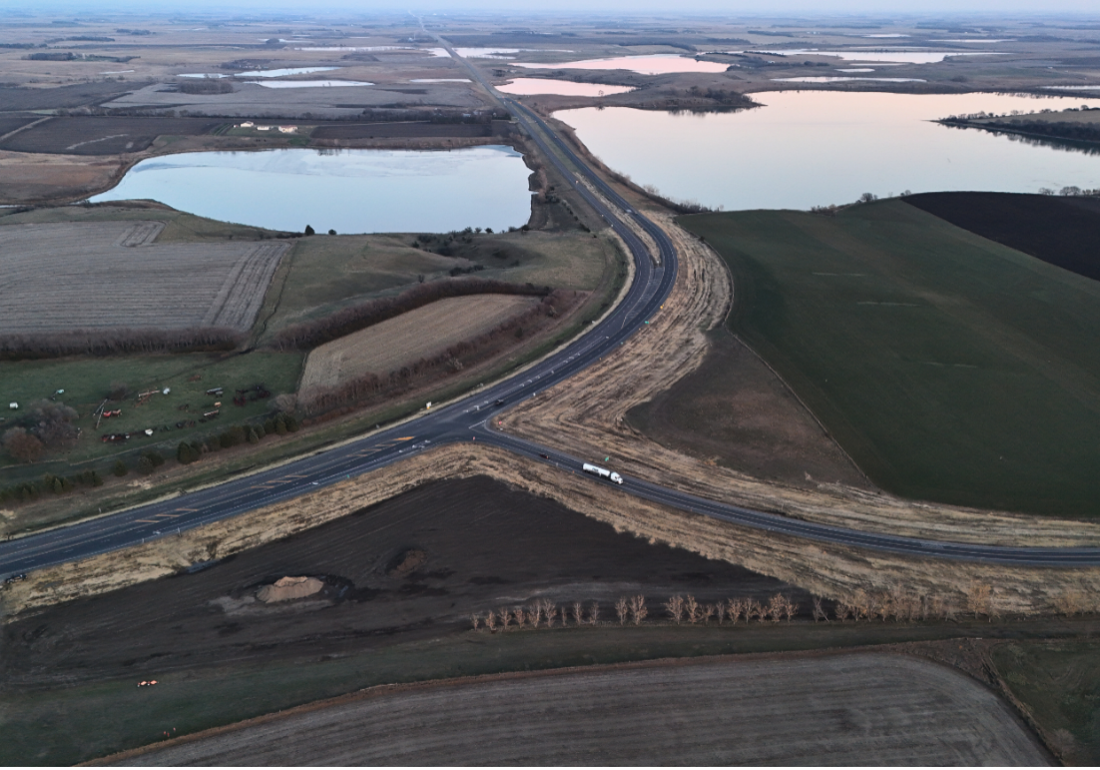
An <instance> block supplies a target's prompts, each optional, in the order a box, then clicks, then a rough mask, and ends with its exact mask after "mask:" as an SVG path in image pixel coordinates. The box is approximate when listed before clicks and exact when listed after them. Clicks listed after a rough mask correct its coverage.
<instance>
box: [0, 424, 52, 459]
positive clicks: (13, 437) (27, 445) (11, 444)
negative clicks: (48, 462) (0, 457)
mask: <svg viewBox="0 0 1100 770" xmlns="http://www.w3.org/2000/svg"><path fill="white" fill-rule="evenodd" d="M3 443H4V449H6V450H8V454H10V455H11V456H12V457H13V458H14V459H15V460H17V461H18V462H21V463H33V462H35V461H37V460H38V459H39V458H40V457H41V456H42V452H43V450H44V449H45V446H44V445H43V443H42V442H41V441H40V440H39V439H38V437H37V436H32V435H31V434H30V433H27V431H26V429H25V428H9V429H8V430H6V431H4V438H3Z"/></svg>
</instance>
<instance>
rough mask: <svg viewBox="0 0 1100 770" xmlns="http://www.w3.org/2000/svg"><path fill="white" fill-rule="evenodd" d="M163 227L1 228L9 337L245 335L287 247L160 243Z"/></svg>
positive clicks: (0, 305)
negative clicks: (194, 330)
mask: <svg viewBox="0 0 1100 770" xmlns="http://www.w3.org/2000/svg"><path fill="white" fill-rule="evenodd" d="M163 227H164V225H163V223H160V222H150V221H144V222H86V223H80V224H75V223H74V224H52V225H13V226H5V227H0V318H3V319H4V324H3V331H4V333H7V334H18V333H35V332H54V331H63V330H70V329H80V328H84V329H96V328H113V327H126V328H140V329H178V328H186V327H192V326H226V327H232V328H235V329H242V330H244V329H248V328H249V327H250V326H251V325H252V321H253V319H254V318H255V316H256V312H257V311H258V310H259V307H260V305H261V303H262V302H263V297H264V292H265V291H266V289H267V285H268V283H269V282H270V281H271V276H272V275H273V274H274V272H275V268H276V267H277V266H278V263H279V260H280V258H281V257H282V255H283V253H284V252H285V251H286V249H287V245H286V243H278V242H271V241H268V242H263V243H257V242H245V243H217V244H185V243H170V244H162V245H153V241H155V240H156V237H157V235H159V233H160V231H161V229H163ZM61 275H63V276H65V280H63V281H62V280H58V276H61Z"/></svg>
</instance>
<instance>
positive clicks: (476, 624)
mask: <svg viewBox="0 0 1100 770" xmlns="http://www.w3.org/2000/svg"><path fill="white" fill-rule="evenodd" d="M470 622H471V623H472V624H473V626H474V630H475V631H477V629H478V628H479V627H480V626H481V616H480V615H478V614H477V613H476V612H475V613H474V614H473V615H471V616H470Z"/></svg>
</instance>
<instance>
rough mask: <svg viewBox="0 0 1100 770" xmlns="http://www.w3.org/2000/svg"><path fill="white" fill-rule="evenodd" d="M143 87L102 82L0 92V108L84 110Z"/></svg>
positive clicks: (108, 81)
mask: <svg viewBox="0 0 1100 770" xmlns="http://www.w3.org/2000/svg"><path fill="white" fill-rule="evenodd" d="M144 85H146V84H145V83H139V82H135V81H129V82H120V81H117V80H101V81H97V82H95V83H77V84H75V85H71V86H58V87H57V88H0V105H3V108H4V109H5V110H55V109H60V108H62V107H83V106H85V105H88V104H98V103H100V102H104V101H107V100H108V99H113V98H115V97H117V96H120V95H121V94H125V93H129V92H130V91H134V90H137V89H138V88H141V87H142V86H144Z"/></svg>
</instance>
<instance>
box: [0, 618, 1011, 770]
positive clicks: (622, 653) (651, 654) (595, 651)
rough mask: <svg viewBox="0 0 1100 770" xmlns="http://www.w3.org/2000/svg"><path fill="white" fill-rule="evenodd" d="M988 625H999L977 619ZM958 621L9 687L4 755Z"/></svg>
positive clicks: (469, 640)
mask: <svg viewBox="0 0 1100 770" xmlns="http://www.w3.org/2000/svg"><path fill="white" fill-rule="evenodd" d="M980 625H981V633H985V634H986V635H995V634H996V633H997V627H995V626H994V627H991V626H989V624H980ZM973 633H978V630H977V629H967V628H964V627H961V626H955V625H952V626H937V625H927V626H926V625H893V624H882V625H876V624H859V625H856V624H851V625H842V624H828V625H826V624H819V625H814V624H806V623H796V624H794V625H786V624H780V625H778V626H770V625H769V626H759V627H752V628H749V627H746V626H740V627H736V628H734V627H729V626H725V627H716V626H710V627H694V626H691V627H689V626H679V627H675V626H651V627H642V628H632V627H627V628H618V627H603V628H595V629H593V628H568V629H558V630H554V631H524V632H510V633H504V634H500V633H498V634H495V635H490V634H487V633H484V632H480V633H475V632H466V633H460V634H452V635H449V636H443V637H442V638H439V639H433V640H431V641H419V642H410V643H404V644H398V645H394V646H391V647H386V648H383V649H379V650H374V651H370V652H356V653H350V654H348V655H346V656H324V657H321V658H315V659H310V660H297V661H287V662H281V663H275V664H271V665H266V666H252V667H249V666H234V667H232V668H225V669H222V668H219V669H191V670H188V671H182V672H178V673H169V674H166V675H164V676H162V677H158V684H157V685H156V686H155V687H143V688H139V687H137V686H136V685H137V677H135V678H134V679H133V680H122V681H106V682H97V683H88V684H79V685H76V686H73V687H68V688H65V689H62V690H41V691H26V690H24V691H20V692H11V691H8V692H5V693H4V697H3V705H2V706H0V730H2V731H3V734H4V735H5V740H4V741H2V742H0V762H3V763H4V764H6V765H9V766H11V765H62V764H71V763H74V762H79V761H82V760H87V759H91V758H93V757H96V756H102V755H104V754H109V753H112V752H115V751H120V750H123V749H127V748H133V747H136V746H142V745H146V744H148V743H151V742H154V741H157V740H160V739H162V738H163V737H164V734H165V732H167V733H168V734H169V735H173V736H174V735H181V734H186V733H191V732H195V731H198V730H203V729H207V728H210V727H216V726H218V725H224V724H231V723H233V722H236V721H239V720H241V719H246V718H249V717H252V716H257V715H260V714H266V713H270V712H272V711H277V710H279V709H284V708H288V707H291V706H295V705H299V704H302V703H308V702H310V701H313V700H318V699H321V698H328V697H333V696H336V695H340V694H343V693H347V692H352V691H354V690H357V689H359V688H363V687H369V686H372V685H377V684H387V683H402V682H415V681H426V680H431V679H440V678H446V677H455V676H469V675H477V674H492V673H499V672H505V671H526V670H537V669H550V668H559V667H563V666H583V665H596V664H609V663H619V662H624V661H632V660H650V659H656V658H666V657H693V656H699V655H718V654H730V653H753V652H780V651H793V650H813V649H827V648H834V647H850V646H859V645H868V644H886V643H896V642H905V641H923V640H934V639H944V638H953V637H958V636H966V635H970V634H973Z"/></svg>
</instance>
